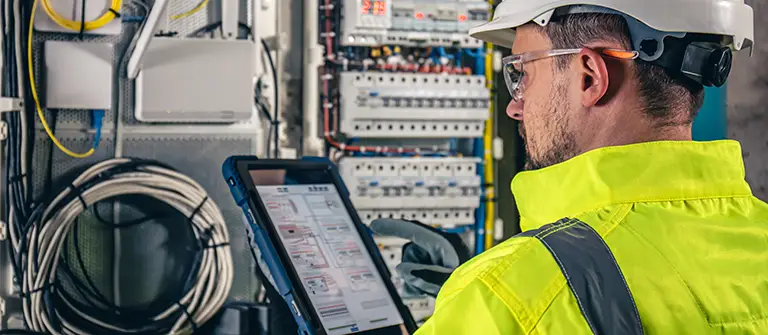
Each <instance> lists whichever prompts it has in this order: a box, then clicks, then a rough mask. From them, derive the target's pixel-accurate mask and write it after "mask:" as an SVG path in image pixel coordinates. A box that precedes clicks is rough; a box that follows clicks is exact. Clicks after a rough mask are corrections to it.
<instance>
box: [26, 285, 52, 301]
mask: <svg viewBox="0 0 768 335" xmlns="http://www.w3.org/2000/svg"><path fill="white" fill-rule="evenodd" d="M54 286H56V282H55V281H54V282H52V283H49V282H46V283H45V284H43V286H40V287H38V288H36V289H33V290H32V291H29V292H21V293H19V295H20V296H21V298H22V299H24V298H26V297H27V296H30V295H32V294H35V293H39V292H42V291H45V290H47V289H49V288H51V287H54Z"/></svg>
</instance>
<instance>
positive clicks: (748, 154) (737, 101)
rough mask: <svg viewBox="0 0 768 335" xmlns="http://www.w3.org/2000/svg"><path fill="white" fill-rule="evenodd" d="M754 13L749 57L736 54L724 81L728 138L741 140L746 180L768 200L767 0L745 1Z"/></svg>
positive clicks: (743, 54)
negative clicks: (728, 75) (753, 41)
mask: <svg viewBox="0 0 768 335" xmlns="http://www.w3.org/2000/svg"><path fill="white" fill-rule="evenodd" d="M746 2H747V3H748V4H749V5H751V6H752V8H753V9H754V12H755V47H754V54H753V55H752V58H750V57H749V55H748V53H738V54H737V55H736V57H735V61H734V66H733V70H732V71H733V72H732V75H731V77H730V79H729V81H728V137H729V138H732V139H735V140H738V141H739V142H741V145H742V149H743V155H744V161H745V165H746V170H747V181H748V182H749V184H750V185H751V186H752V191H753V192H754V194H755V195H756V196H757V197H759V198H761V199H763V200H765V201H768V115H767V114H768V0H746Z"/></svg>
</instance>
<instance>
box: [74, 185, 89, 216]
mask: <svg viewBox="0 0 768 335" xmlns="http://www.w3.org/2000/svg"><path fill="white" fill-rule="evenodd" d="M69 188H70V189H71V190H72V192H74V193H75V195H77V199H78V200H80V204H82V205H83V210H85V209H86V208H88V204H87V203H86V202H85V199H83V194H82V193H81V192H80V190H79V189H78V188H77V187H75V185H74V184H69Z"/></svg>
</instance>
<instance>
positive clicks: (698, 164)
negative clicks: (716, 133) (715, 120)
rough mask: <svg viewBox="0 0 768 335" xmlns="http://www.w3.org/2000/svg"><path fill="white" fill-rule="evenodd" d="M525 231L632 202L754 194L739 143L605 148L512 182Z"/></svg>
mask: <svg viewBox="0 0 768 335" xmlns="http://www.w3.org/2000/svg"><path fill="white" fill-rule="evenodd" d="M512 193H513V194H514V196H515V200H516V203H517V207H518V210H519V211H520V217H521V228H522V230H523V231H526V230H529V229H535V228H538V227H540V226H542V225H545V224H547V223H552V222H555V221H557V220H559V219H561V218H563V217H573V216H576V215H579V214H581V213H584V212H588V211H592V210H595V209H598V208H601V207H605V206H609V205H615V204H621V203H632V202H650V201H675V200H689V199H701V198H713V197H734V196H750V195H751V194H752V192H751V190H750V188H749V185H748V184H747V183H746V181H745V180H744V162H743V160H742V157H741V146H740V145H739V143H738V142H736V141H731V140H723V141H713V142H693V141H662V142H647V143H639V144H631V145H625V146H616V147H605V148H600V149H596V150H592V151H589V152H586V153H584V154H581V155H579V156H576V157H574V158H572V159H570V160H568V161H566V162H563V163H560V164H557V165H553V166H549V167H546V168H543V169H540V170H535V171H526V172H521V173H519V174H517V176H515V178H514V179H513V180H512Z"/></svg>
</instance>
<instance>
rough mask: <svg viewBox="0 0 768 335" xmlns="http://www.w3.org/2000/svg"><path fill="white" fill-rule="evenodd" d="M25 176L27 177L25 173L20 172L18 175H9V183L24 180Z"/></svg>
mask: <svg viewBox="0 0 768 335" xmlns="http://www.w3.org/2000/svg"><path fill="white" fill-rule="evenodd" d="M26 177H27V174H26V173H22V174H20V175H17V176H13V177H11V178H10V180H11V183H18V182H20V181H22V180H24V178H26Z"/></svg>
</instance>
